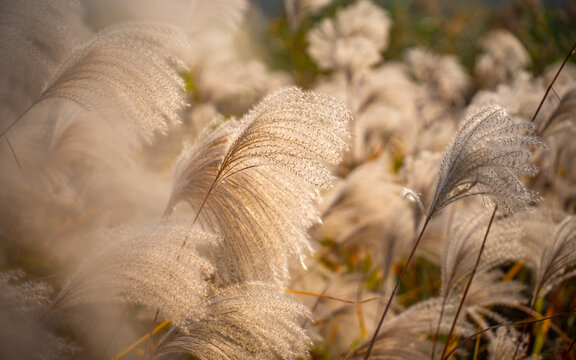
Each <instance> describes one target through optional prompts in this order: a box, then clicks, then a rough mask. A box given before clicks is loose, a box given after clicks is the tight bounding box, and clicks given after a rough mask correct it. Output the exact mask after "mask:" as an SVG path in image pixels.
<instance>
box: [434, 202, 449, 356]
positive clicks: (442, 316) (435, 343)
mask: <svg viewBox="0 0 576 360" xmlns="http://www.w3.org/2000/svg"><path fill="white" fill-rule="evenodd" d="M452 209H454V208H451V209H450V210H451V211H450V213H449V217H448V226H446V233H445V235H444V238H447V237H448V233H449V227H450V225H451V224H452V220H453V218H454V211H452ZM448 295H450V289H448V290H447V291H446V294H445V295H444V299H443V300H442V307H441V308H440V316H439V317H438V323H437V324H436V332H435V333H434V339H433V340H434V342H433V344H432V352H431V353H430V360H434V354H435V353H436V346H437V345H438V337H439V336H440V325H441V324H442V319H443V318H444V311H445V310H446V301H448Z"/></svg>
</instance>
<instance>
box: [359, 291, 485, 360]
mask: <svg viewBox="0 0 576 360" xmlns="http://www.w3.org/2000/svg"><path fill="white" fill-rule="evenodd" d="M454 300H455V299H454ZM442 303H443V299H441V298H430V299H427V300H424V301H421V302H419V303H418V304H416V305H414V306H412V307H410V308H408V309H406V310H404V311H403V312H402V313H400V314H398V315H397V316H396V317H394V318H392V319H389V320H387V321H386V322H384V324H383V326H382V327H381V330H380V332H379V335H378V337H377V338H376V341H375V343H374V347H373V350H372V353H371V356H370V359H430V354H431V352H432V348H433V344H432V341H430V340H428V339H426V337H425V335H427V334H433V333H434V331H435V329H436V326H437V323H438V321H439V320H440V327H439V331H440V333H441V334H447V333H448V331H449V329H450V325H451V322H452V318H453V317H454V315H455V312H456V308H457V305H458V302H457V301H450V302H448V303H446V304H444V317H442V318H440V310H441V308H442V306H443V305H442ZM455 332H456V333H458V334H460V335H464V336H466V335H470V334H472V333H473V332H474V328H473V327H472V326H471V324H470V323H468V322H467V321H466V320H465V319H462V318H460V319H459V320H458V323H457V325H456V329H455ZM368 340H370V339H368ZM367 347H368V343H364V344H362V345H360V346H359V347H358V348H357V349H356V350H355V351H354V356H353V358H360V357H363V356H364V352H365V351H366V348H367ZM435 352H436V351H435ZM436 355H438V356H439V355H440V354H439V353H436Z"/></svg>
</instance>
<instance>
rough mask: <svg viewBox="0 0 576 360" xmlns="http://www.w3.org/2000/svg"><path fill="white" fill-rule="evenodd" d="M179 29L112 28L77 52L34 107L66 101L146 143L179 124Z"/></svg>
mask: <svg viewBox="0 0 576 360" xmlns="http://www.w3.org/2000/svg"><path fill="white" fill-rule="evenodd" d="M186 41H187V40H186V36H185V35H184V34H183V33H182V32H181V31H180V30H179V29H177V28H175V27H173V26H170V25H165V24H157V23H147V22H140V23H136V22H135V23H125V24H120V25H116V26H112V27H110V28H108V29H106V30H103V31H102V32H100V33H98V34H97V36H96V37H95V38H94V39H93V40H92V41H90V42H89V43H88V44H86V45H85V46H84V47H83V48H81V49H79V50H77V51H76V52H75V53H74V54H73V55H72V56H71V57H70V58H68V60H67V61H66V63H65V64H64V65H63V66H62V68H61V69H60V71H59V73H58V74H56V76H55V79H54V80H53V81H52V82H51V83H50V84H49V85H48V86H47V87H46V88H45V89H44V90H43V92H42V94H41V95H40V97H39V99H38V100H37V101H36V103H38V102H40V101H43V100H47V99H53V98H65V99H68V100H71V101H73V102H76V103H78V104H79V105H81V106H83V107H84V108H86V109H88V110H95V111H98V112H100V113H102V114H103V115H104V116H105V117H106V118H107V119H108V120H109V121H112V122H114V121H116V122H118V121H119V119H118V117H121V118H123V119H124V122H119V123H118V124H124V123H126V125H127V126H128V128H129V129H130V130H131V131H133V132H135V133H136V134H138V135H139V136H140V137H141V138H143V139H144V140H146V141H151V140H152V137H153V135H154V132H156V131H159V132H163V131H165V130H166V128H167V126H168V125H169V124H173V123H177V122H178V121H179V115H178V110H179V109H180V108H181V107H182V106H183V105H184V96H183V95H184V94H183V92H184V81H183V80H182V79H181V78H180V76H179V75H178V70H181V69H183V68H184V65H183V63H182V62H181V61H180V60H179V59H178V58H177V57H176V56H175V55H173V53H172V48H171V46H184V45H185V44H186Z"/></svg>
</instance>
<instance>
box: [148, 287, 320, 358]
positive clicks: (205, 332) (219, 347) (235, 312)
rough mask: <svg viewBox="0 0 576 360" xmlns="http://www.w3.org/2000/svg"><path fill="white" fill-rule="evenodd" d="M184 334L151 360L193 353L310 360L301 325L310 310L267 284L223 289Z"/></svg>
mask: <svg viewBox="0 0 576 360" xmlns="http://www.w3.org/2000/svg"><path fill="white" fill-rule="evenodd" d="M191 315H193V316H194V317H191V318H190V320H189V322H188V323H187V324H186V325H185V327H184V328H174V329H172V330H171V331H170V332H169V333H168V334H167V335H166V336H165V337H164V339H162V341H161V342H160V344H159V345H158V348H157V349H156V351H155V354H154V355H153V358H154V359H156V358H161V357H162V356H163V355H166V354H170V353H189V354H193V355H194V356H196V357H197V358H199V359H202V360H211V359H271V360H273V359H296V358H306V357H307V351H308V348H309V346H310V340H309V339H308V336H307V335H306V334H305V333H304V331H303V329H302V328H301V326H300V322H301V321H302V320H304V319H305V318H309V317H310V313H309V310H308V308H307V307H305V306H304V305H302V304H300V303H298V302H296V301H294V300H292V299H290V298H288V297H286V296H285V294H284V293H283V292H282V291H281V290H280V289H278V288H276V287H275V286H272V285H268V284H264V283H246V284H243V285H233V286H230V287H228V288H225V289H222V290H219V291H217V292H216V293H214V294H213V295H211V296H210V297H208V298H207V299H206V300H205V301H204V302H203V303H202V304H199V306H198V307H197V309H196V311H195V312H193V313H191Z"/></svg>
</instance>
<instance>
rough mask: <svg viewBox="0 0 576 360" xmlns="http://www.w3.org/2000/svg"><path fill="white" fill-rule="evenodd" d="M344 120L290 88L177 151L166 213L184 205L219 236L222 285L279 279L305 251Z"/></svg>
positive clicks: (329, 105) (323, 101)
mask: <svg viewBox="0 0 576 360" xmlns="http://www.w3.org/2000/svg"><path fill="white" fill-rule="evenodd" d="M351 117H352V115H351V114H350V112H349V111H348V110H347V109H346V108H345V106H344V105H343V104H342V103H340V102H339V101H337V100H336V99H334V98H331V97H328V96H324V95H319V94H315V93H312V92H304V91H301V90H299V89H297V88H295V87H290V88H285V89H283V90H280V91H278V92H276V93H275V94H273V95H270V96H268V97H267V98H265V99H264V100H262V101H261V102H260V103H259V104H258V105H257V106H255V107H254V108H253V109H252V110H251V111H250V112H249V113H248V114H247V115H245V116H244V117H243V118H242V119H240V120H235V119H232V120H229V121H227V122H226V123H224V124H223V125H221V126H220V127H219V128H218V129H216V130H215V131H214V132H212V133H211V134H208V135H206V134H205V135H202V136H200V137H199V140H198V141H197V142H196V143H195V144H193V145H191V146H188V147H187V148H186V149H185V150H184V151H183V154H182V156H181V158H180V160H179V162H178V165H177V168H176V170H175V175H174V185H173V189H172V194H171V196H170V200H169V202H168V206H167V209H166V214H170V213H171V212H172V208H173V207H174V205H175V204H177V203H178V202H180V201H186V202H188V203H189V204H190V205H191V206H192V208H193V209H194V211H196V219H198V220H200V222H201V224H202V225H203V226H206V227H207V228H209V229H211V231H212V229H213V230H214V231H216V232H217V233H218V234H221V235H222V239H223V240H222V241H223V246H222V247H221V249H220V250H219V255H220V256H221V260H222V261H221V262H220V263H221V264H222V266H223V268H224V269H223V271H218V274H219V275H220V276H222V277H223V280H224V281H232V282H242V281H247V280H259V281H276V282H280V283H282V282H285V281H286V280H287V278H288V263H289V261H290V262H292V261H293V260H294V259H298V258H299V259H300V260H301V261H302V260H303V256H304V254H305V252H307V251H308V249H309V243H308V237H307V229H308V227H309V226H310V225H312V224H313V223H315V222H317V221H318V220H319V219H318V215H317V212H316V210H315V208H314V206H313V204H314V202H315V201H316V200H317V199H318V188H319V187H326V186H328V185H329V184H330V183H331V181H332V176H331V175H330V172H329V170H328V169H327V168H326V163H328V164H330V163H331V164H335V163H337V162H338V161H339V160H340V158H341V152H342V150H343V149H344V148H345V146H346V145H345V141H346V138H347V135H348V133H347V130H346V129H347V123H348V121H349V120H350V118H351Z"/></svg>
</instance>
